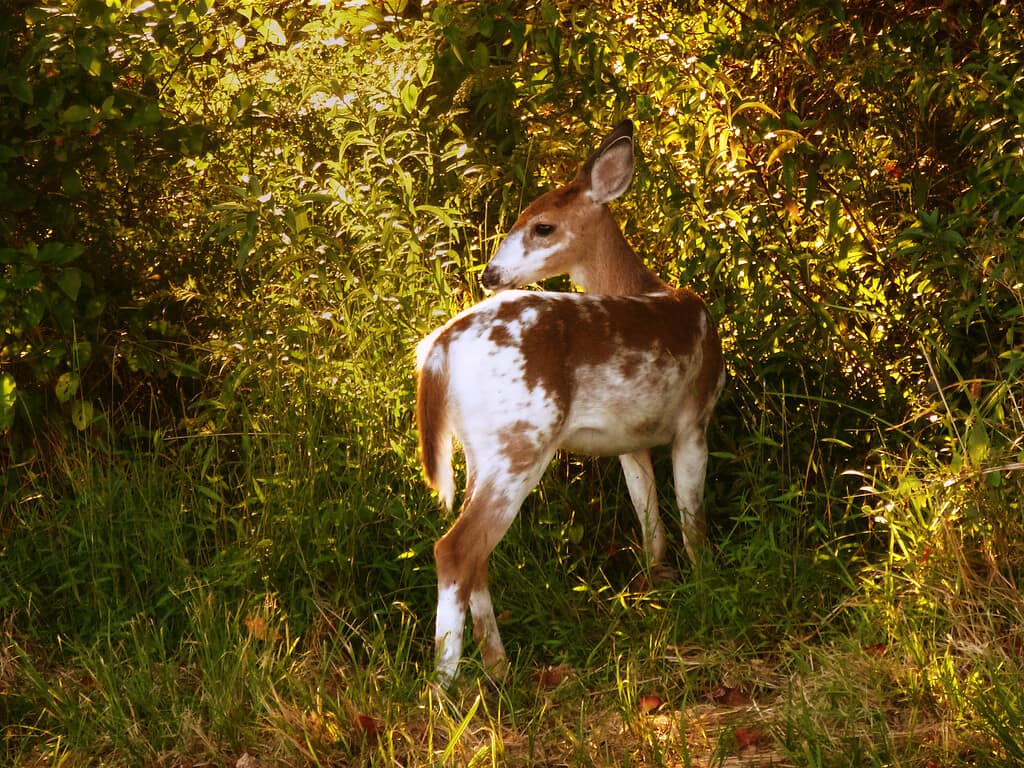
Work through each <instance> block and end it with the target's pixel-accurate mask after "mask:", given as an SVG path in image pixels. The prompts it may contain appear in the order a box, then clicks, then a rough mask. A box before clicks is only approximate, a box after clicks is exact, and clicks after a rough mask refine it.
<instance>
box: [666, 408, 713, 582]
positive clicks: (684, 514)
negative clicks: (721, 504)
mask: <svg viewBox="0 0 1024 768" xmlns="http://www.w3.org/2000/svg"><path fill="white" fill-rule="evenodd" d="M707 468H708V444H707V439H706V437H705V435H704V430H703V429H697V428H691V429H689V430H684V431H681V432H680V433H679V435H678V436H677V437H676V441H675V443H673V444H672V473H673V476H674V479H675V486H676V503H677V504H678V505H679V514H680V517H681V520H682V526H683V544H684V545H685V546H686V553H687V554H688V555H689V556H690V562H691V563H694V564H696V563H697V560H698V553H699V551H700V549H701V548H702V547H703V546H704V544H705V542H706V540H707V532H706V524H705V521H704V482H705V475H706V474H707Z"/></svg>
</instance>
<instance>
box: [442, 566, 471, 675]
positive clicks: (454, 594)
mask: <svg viewBox="0 0 1024 768" xmlns="http://www.w3.org/2000/svg"><path fill="white" fill-rule="evenodd" d="M465 624H466V606H464V605H460V604H459V599H458V587H457V586H456V585H455V584H452V585H450V586H447V587H444V588H442V589H440V590H438V593H437V625H436V630H435V632H434V641H435V643H436V645H437V676H438V678H439V679H440V681H441V682H448V681H450V680H451V679H452V678H454V677H455V671H456V669H458V666H459V659H460V658H461V657H462V633H463V631H464V629H465Z"/></svg>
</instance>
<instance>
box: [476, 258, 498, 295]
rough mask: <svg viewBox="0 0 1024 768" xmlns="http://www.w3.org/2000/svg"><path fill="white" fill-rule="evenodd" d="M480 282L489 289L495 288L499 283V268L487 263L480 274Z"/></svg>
mask: <svg viewBox="0 0 1024 768" xmlns="http://www.w3.org/2000/svg"><path fill="white" fill-rule="evenodd" d="M480 284H481V285H483V287H484V288H486V289H487V290H489V291H493V290H495V289H497V288H498V287H499V286H500V285H501V269H500V268H499V267H496V266H494V264H488V265H487V267H486V268H485V269H484V271H483V272H482V273H481V274H480Z"/></svg>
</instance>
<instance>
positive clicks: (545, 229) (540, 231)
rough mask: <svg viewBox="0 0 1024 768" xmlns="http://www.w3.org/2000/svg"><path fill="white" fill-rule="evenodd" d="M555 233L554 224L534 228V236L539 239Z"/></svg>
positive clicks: (539, 225)
mask: <svg viewBox="0 0 1024 768" xmlns="http://www.w3.org/2000/svg"><path fill="white" fill-rule="evenodd" d="M554 231H555V225H554V224H535V225H534V227H533V234H535V235H537V236H538V237H547V236H548V235H550V234H551V233H552V232H554Z"/></svg>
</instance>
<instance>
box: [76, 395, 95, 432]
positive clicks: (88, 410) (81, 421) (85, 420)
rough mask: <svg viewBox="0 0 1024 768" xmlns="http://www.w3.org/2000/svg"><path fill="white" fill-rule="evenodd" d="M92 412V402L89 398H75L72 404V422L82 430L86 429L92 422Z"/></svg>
mask: <svg viewBox="0 0 1024 768" xmlns="http://www.w3.org/2000/svg"><path fill="white" fill-rule="evenodd" d="M92 414H93V408H92V403H90V402H89V401H87V400H75V402H74V403H72V404H71V423H72V424H74V425H75V428H76V429H78V430H79V431H80V432H81V431H84V430H85V428H86V427H88V426H89V424H90V423H91V422H92Z"/></svg>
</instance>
